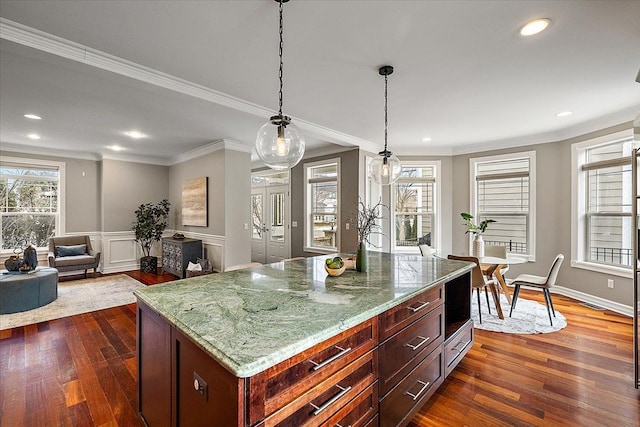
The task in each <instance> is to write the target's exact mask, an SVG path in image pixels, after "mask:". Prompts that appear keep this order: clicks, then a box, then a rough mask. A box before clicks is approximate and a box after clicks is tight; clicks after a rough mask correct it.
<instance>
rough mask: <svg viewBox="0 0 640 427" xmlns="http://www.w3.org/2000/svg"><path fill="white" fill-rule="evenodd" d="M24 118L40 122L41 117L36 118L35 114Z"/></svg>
mask: <svg viewBox="0 0 640 427" xmlns="http://www.w3.org/2000/svg"><path fill="white" fill-rule="evenodd" d="M24 116H25V117H26V118H27V119H31V120H41V119H42V117H40V116H36V115H35V114H25V115H24Z"/></svg>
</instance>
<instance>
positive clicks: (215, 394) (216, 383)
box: [174, 332, 244, 427]
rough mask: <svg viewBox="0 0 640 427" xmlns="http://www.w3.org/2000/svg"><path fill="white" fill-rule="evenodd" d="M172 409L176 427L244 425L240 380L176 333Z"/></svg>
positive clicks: (242, 395) (242, 392)
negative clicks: (174, 411)
mask: <svg viewBox="0 0 640 427" xmlns="http://www.w3.org/2000/svg"><path fill="white" fill-rule="evenodd" d="M174 345H175V350H174V353H175V355H176V370H175V379H174V380H175V383H176V390H177V393H176V402H175V405H176V408H177V414H176V415H177V424H178V425H180V426H211V427H218V426H219V427H227V426H239V425H243V424H244V417H243V414H242V410H241V408H242V400H243V398H244V380H243V379H241V378H236V377H235V376H234V375H232V374H231V373H230V372H229V371H227V370H226V369H224V368H223V367H222V366H220V365H219V364H218V363H217V362H216V361H215V360H213V359H212V358H211V357H210V356H208V355H207V354H206V353H205V352H204V351H202V350H201V349H200V348H199V347H197V346H196V345H195V344H194V343H193V342H191V340H190V339H189V338H187V337H185V336H184V335H182V334H181V333H180V332H176V333H175V341H174Z"/></svg>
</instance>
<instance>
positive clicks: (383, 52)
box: [0, 0, 640, 164]
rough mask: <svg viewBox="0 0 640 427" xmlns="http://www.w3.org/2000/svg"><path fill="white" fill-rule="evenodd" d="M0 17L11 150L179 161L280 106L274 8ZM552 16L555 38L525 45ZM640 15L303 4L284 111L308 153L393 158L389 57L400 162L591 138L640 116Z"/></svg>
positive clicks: (623, 9) (237, 136) (237, 134)
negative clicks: (529, 27) (529, 29)
mask: <svg viewBox="0 0 640 427" xmlns="http://www.w3.org/2000/svg"><path fill="white" fill-rule="evenodd" d="M0 17H1V18H2V21H1V22H0V142H1V143H2V146H3V147H2V148H3V150H10V149H22V150H25V151H36V152H42V153H46V152H48V150H55V152H59V150H65V151H67V152H68V153H69V154H70V155H71V154H75V155H80V156H82V155H87V156H96V157H103V156H104V157H112V158H128V159H139V160H144V161H150V162H155V163H159V164H171V163H172V162H173V161H175V159H178V158H180V156H181V155H184V154H185V153H189V152H193V150H196V151H198V150H206V149H207V147H211V146H212V143H216V142H219V141H225V143H229V144H233V146H234V147H236V148H237V149H245V150H247V151H248V150H250V149H251V147H252V146H253V141H254V140H255V135H256V132H257V130H258V128H259V127H260V126H261V125H262V124H263V123H264V122H266V121H267V119H268V117H269V116H270V115H272V114H273V113H275V112H276V111H277V106H278V79H277V76H278V56H277V55H278V6H277V4H276V3H275V2H274V1H273V0H255V1H252V0H244V1H207V2H202V1H136V2H131V1H75V0H72V1H56V0H48V1H46V2H44V1H22V0H19V1H10V0H0ZM540 17H546V18H550V19H551V20H552V22H551V25H550V27H549V28H548V29H547V30H546V31H544V32H543V33H541V34H539V35H537V36H533V37H529V38H524V37H522V36H520V35H519V34H518V30H519V28H520V27H521V26H522V25H523V24H525V23H526V22H528V21H529V20H531V19H534V18H540ZM638 17H640V1H588V2H585V1H356V0H348V1H347V0H344V1H320V0H292V1H290V2H288V3H286V4H285V5H284V26H285V31H284V109H283V110H284V113H285V114H288V115H291V116H292V117H293V118H294V121H295V123H297V124H298V126H299V127H300V128H301V129H302V131H303V133H304V135H305V138H306V141H307V149H308V152H309V153H321V152H326V151H327V150H336V149H343V148H344V147H353V146H359V147H361V148H363V149H365V150H368V151H374V152H375V151H378V150H380V149H381V148H382V145H383V143H384V115H383V107H384V98H383V93H384V79H383V78H382V77H381V76H380V75H378V68H379V67H380V66H381V65H385V64H390V65H393V66H394V68H395V72H394V73H393V74H392V75H391V76H390V77H389V148H390V149H391V150H392V151H393V152H394V153H395V154H398V155H430V154H438V155H440V154H457V153H464V152H477V151H483V150H485V149H489V148H502V147H509V146H518V145H525V144H532V143H544V142H551V141H557V140H561V139H565V138H569V137H573V136H577V135H580V134H584V133H587V132H590V131H594V130H598V129H602V128H604V127H607V126H613V125H617V124H620V123H624V122H628V121H632V120H633V119H634V118H635V117H636V116H637V115H638V113H640V84H638V83H636V82H635V80H636V76H637V75H638V69H639V68H640V26H639V25H638ZM561 111H572V112H573V114H572V115H570V116H566V117H556V113H558V112H561ZM25 113H34V114H37V115H39V116H41V117H42V120H38V121H34V120H28V119H26V118H24V117H23V115H24V114H25ZM130 130H138V131H141V132H143V133H145V134H147V135H148V136H147V137H146V138H143V139H139V140H133V139H131V138H129V137H127V136H125V135H124V132H125V131H130ZM34 132H35V133H38V134H40V135H41V136H42V139H40V140H37V141H33V140H30V139H28V138H27V137H26V135H27V134H29V133H34ZM426 137H429V138H431V140H430V141H423V139H424V138H426ZM113 145H118V146H120V147H122V148H123V149H124V151H120V152H118V153H115V152H113V151H111V150H110V149H109V148H107V147H109V146H113Z"/></svg>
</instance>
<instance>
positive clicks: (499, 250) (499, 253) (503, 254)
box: [484, 245, 509, 292]
mask: <svg viewBox="0 0 640 427" xmlns="http://www.w3.org/2000/svg"><path fill="white" fill-rule="evenodd" d="M484 256H492V257H496V258H505V259H506V258H507V247H506V246H504V245H484ZM507 271H509V266H508V265H507V266H505V267H503V268H501V269H500V274H502V277H504V274H505V273H506V272H507ZM498 292H500V287H499V286H498Z"/></svg>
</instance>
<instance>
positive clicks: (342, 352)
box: [309, 345, 351, 371]
mask: <svg viewBox="0 0 640 427" xmlns="http://www.w3.org/2000/svg"><path fill="white" fill-rule="evenodd" d="M334 347H335V348H337V349H338V350H340V352H339V353H336V354H334V355H333V356H331V357H330V358H328V359H327V360H325V361H324V362H322V363H317V362H314V361H313V360H311V359H309V362H311V363H313V370H314V371H317V370H318V369H321V368H324V367H325V366H327V365H328V364H329V363H331V362H333V361H334V360H336V359H339V358H340V357H342V356H344V355H345V354H347V353H349V352H350V351H351V347H349V348H342V347H338V346H337V345H336V346H334Z"/></svg>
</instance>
